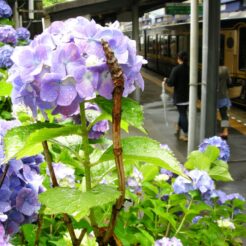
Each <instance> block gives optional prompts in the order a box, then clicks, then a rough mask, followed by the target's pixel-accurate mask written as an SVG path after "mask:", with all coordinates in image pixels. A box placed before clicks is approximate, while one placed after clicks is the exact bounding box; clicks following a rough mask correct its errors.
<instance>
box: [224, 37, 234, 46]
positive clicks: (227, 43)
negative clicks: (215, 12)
mask: <svg viewBox="0 0 246 246" xmlns="http://www.w3.org/2000/svg"><path fill="white" fill-rule="evenodd" d="M226 45H227V48H229V49H231V48H233V46H234V39H233V38H232V37H229V38H228V39H227V40H226Z"/></svg>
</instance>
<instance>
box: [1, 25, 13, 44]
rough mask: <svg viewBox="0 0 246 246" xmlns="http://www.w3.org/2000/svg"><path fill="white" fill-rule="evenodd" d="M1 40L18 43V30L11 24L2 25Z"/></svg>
mask: <svg viewBox="0 0 246 246" xmlns="http://www.w3.org/2000/svg"><path fill="white" fill-rule="evenodd" d="M0 42H2V43H5V44H11V45H15V44H16V43H17V36H16V30H15V29H14V28H13V27H12V26H9V25H5V26H1V27H0Z"/></svg>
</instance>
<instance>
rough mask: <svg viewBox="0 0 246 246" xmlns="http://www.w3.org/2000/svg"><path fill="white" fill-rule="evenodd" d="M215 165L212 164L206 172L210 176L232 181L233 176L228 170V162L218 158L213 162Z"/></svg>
mask: <svg viewBox="0 0 246 246" xmlns="http://www.w3.org/2000/svg"><path fill="white" fill-rule="evenodd" d="M213 164H215V166H213V167H212V168H211V169H210V170H209V171H208V174H209V175H210V176H211V178H213V179H215V180H217V181H218V180H220V181H233V178H232V176H231V174H230V173H229V170H228V164H227V163H226V162H224V161H222V160H218V161H216V162H214V163H213Z"/></svg>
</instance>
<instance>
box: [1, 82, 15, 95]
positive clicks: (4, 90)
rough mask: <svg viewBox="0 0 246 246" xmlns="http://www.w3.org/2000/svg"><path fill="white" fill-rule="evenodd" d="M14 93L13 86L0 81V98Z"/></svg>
mask: <svg viewBox="0 0 246 246" xmlns="http://www.w3.org/2000/svg"><path fill="white" fill-rule="evenodd" d="M11 91H12V85H11V84H10V83H8V82H6V81H4V80H1V81H0V96H4V97H8V96H10V94H11Z"/></svg>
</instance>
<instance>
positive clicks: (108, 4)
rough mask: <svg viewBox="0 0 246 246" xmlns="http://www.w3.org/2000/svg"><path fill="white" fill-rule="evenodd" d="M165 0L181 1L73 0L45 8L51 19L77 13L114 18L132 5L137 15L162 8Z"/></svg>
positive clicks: (96, 17) (71, 15)
mask: <svg viewBox="0 0 246 246" xmlns="http://www.w3.org/2000/svg"><path fill="white" fill-rule="evenodd" d="M167 2H182V0H175V1H170V0H169V1H167V0H74V1H67V2H64V3H60V4H55V5H53V6H51V7H47V8H46V9H45V11H46V13H47V14H49V15H50V17H51V20H52V21H54V20H63V19H67V18H69V17H75V16H78V15H88V14H89V15H91V16H92V17H93V18H94V19H97V20H100V19H106V20H107V21H109V20H115V19H117V15H118V14H120V13H127V12H130V11H131V10H132V6H133V5H135V4H137V5H138V6H139V15H140V16H142V15H143V14H144V13H146V12H149V11H152V10H155V9H158V8H162V7H164V6H165V4H166V3H167Z"/></svg>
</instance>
